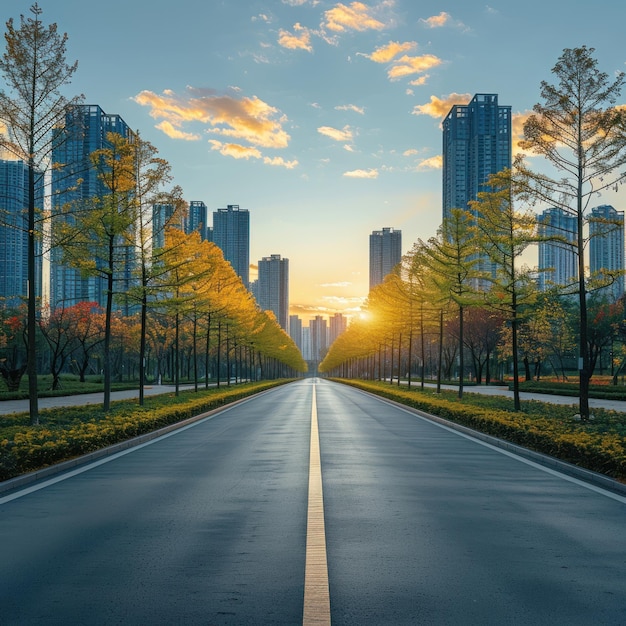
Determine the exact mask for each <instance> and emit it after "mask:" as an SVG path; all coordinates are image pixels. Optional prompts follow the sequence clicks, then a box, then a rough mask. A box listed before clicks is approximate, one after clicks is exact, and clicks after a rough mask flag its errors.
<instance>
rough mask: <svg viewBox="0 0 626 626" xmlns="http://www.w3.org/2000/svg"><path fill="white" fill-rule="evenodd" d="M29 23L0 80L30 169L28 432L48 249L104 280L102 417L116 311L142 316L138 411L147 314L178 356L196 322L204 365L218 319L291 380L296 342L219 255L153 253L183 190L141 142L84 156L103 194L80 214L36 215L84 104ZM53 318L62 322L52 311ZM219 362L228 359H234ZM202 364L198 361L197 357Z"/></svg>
mask: <svg viewBox="0 0 626 626" xmlns="http://www.w3.org/2000/svg"><path fill="white" fill-rule="evenodd" d="M31 13H32V17H24V16H21V18H20V19H21V21H20V24H19V27H17V26H16V25H15V23H14V21H13V19H10V20H9V21H8V22H7V24H6V33H5V41H6V49H5V52H4V54H3V55H2V57H1V58H0V74H1V75H2V77H3V79H4V84H5V86H6V89H2V90H0V147H1V148H2V149H3V150H4V151H8V152H9V153H11V154H12V155H13V156H14V158H17V159H20V160H21V161H23V162H24V163H25V164H26V165H27V168H28V206H27V207H26V210H25V213H26V215H27V217H26V220H25V225H24V228H25V229H26V231H27V233H28V294H27V313H26V322H25V324H24V332H25V337H26V371H27V374H28V381H29V385H28V387H29V399H30V417H31V422H32V423H34V424H36V423H38V422H39V409H38V379H37V375H38V370H37V345H38V340H39V332H40V331H41V328H42V323H43V324H45V323H46V319H50V318H48V317H47V316H46V315H43V313H45V312H44V311H42V307H41V302H39V301H38V299H37V297H36V292H35V284H36V283H35V277H36V264H37V255H39V254H45V253H49V252H50V247H51V248H52V249H53V250H54V251H55V253H56V254H58V257H59V258H60V259H62V261H63V263H64V264H66V265H67V266H69V267H73V268H76V269H78V270H80V272H81V273H82V274H83V275H84V276H100V277H102V278H104V280H105V282H106V296H107V298H106V307H105V311H104V316H105V321H104V325H105V328H104V339H103V373H104V389H105V399H104V408H105V409H106V410H108V408H109V406H110V394H111V342H112V340H113V333H112V329H113V322H114V310H115V305H116V304H118V305H119V304H120V302H122V303H124V304H125V305H126V306H130V305H134V306H135V308H138V309H139V311H140V312H139V320H140V321H139V324H140V335H141V339H140V350H139V357H138V358H139V367H140V376H139V380H140V385H141V387H140V402H143V384H144V380H145V371H144V363H145V353H146V347H147V335H148V330H149V327H150V315H151V314H152V315H153V316H167V317H169V318H170V320H171V321H172V326H173V328H174V329H175V332H176V341H175V346H176V348H175V353H176V354H177V355H178V353H179V351H178V347H179V344H180V329H181V324H182V320H183V319H188V318H191V319H192V320H193V329H194V336H195V338H196V340H197V341H196V342H195V343H194V350H196V351H197V350H198V348H197V346H198V343H199V341H200V340H201V338H202V337H204V346H205V348H206V349H205V351H204V352H205V358H206V359H207V363H208V359H209V356H208V355H209V352H210V347H211V330H212V329H213V322H215V321H216V322H217V333H218V342H219V341H221V339H222V334H223V335H224V336H226V337H227V338H228V341H229V342H231V345H233V346H234V345H239V346H240V347H241V346H244V345H245V346H248V347H250V348H252V346H254V350H255V351H256V353H257V355H258V356H259V358H261V355H264V356H265V357H271V358H273V359H276V360H277V361H278V362H280V363H282V364H284V365H286V366H288V367H289V368H291V369H293V371H303V370H304V369H305V367H306V366H305V364H304V362H303V360H302V357H301V356H300V353H299V351H298V350H297V348H296V347H295V345H294V344H293V342H292V341H291V339H290V338H289V337H288V336H287V335H286V334H285V333H284V332H283V331H282V330H281V329H280V327H279V326H278V324H277V322H276V320H275V319H274V318H273V317H272V316H271V314H269V313H266V312H261V311H258V310H257V308H256V306H255V305H254V302H253V301H252V299H251V297H250V295H249V294H248V292H247V291H246V290H245V289H244V287H243V285H242V284H241V281H240V280H239V279H238V277H237V276H236V275H235V274H234V272H232V268H230V265H229V264H227V263H226V262H225V261H224V260H223V257H222V256H221V252H219V250H217V249H216V248H215V246H213V245H212V244H207V243H206V242H204V243H203V242H200V241H199V240H198V239H197V238H196V237H195V236H194V235H191V236H189V237H186V236H184V235H182V233H180V231H179V230H176V228H169V229H168V230H167V232H166V233H165V246H164V247H161V248H157V247H155V245H154V244H155V237H156V236H157V235H158V233H156V232H155V229H154V228H153V224H152V223H151V222H152V219H151V208H152V205H153V204H155V203H160V204H169V205H170V206H172V207H174V211H173V217H172V220H171V222H170V224H168V226H170V227H171V226H180V224H181V220H182V218H183V215H184V212H185V210H186V204H185V202H184V201H183V199H182V190H181V189H180V188H178V187H174V188H172V189H170V190H169V191H168V190H166V187H167V185H169V183H171V173H170V167H169V165H168V164H167V163H166V162H165V161H164V160H163V159H160V158H159V157H158V156H157V150H156V148H154V146H152V145H151V144H149V143H148V142H146V141H143V140H142V139H141V137H140V136H139V133H135V134H134V136H133V138H132V139H131V140H130V141H129V140H127V139H126V138H124V137H121V136H119V135H115V134H114V133H112V134H110V135H109V136H108V137H107V139H108V147H107V148H105V149H103V150H99V151H97V152H96V153H94V154H93V155H91V167H93V168H96V170H97V171H98V176H99V179H100V180H101V182H102V183H103V187H104V189H105V193H104V194H103V195H101V196H100V197H95V198H93V199H92V200H91V201H89V203H88V204H87V205H85V204H78V203H75V202H74V203H68V204H67V205H66V206H64V207H63V208H62V210H61V211H59V212H56V213H55V214H53V215H49V214H46V213H45V212H44V210H43V207H40V206H36V197H37V195H36V190H37V189H41V188H42V187H43V186H44V180H45V177H46V175H47V174H48V173H49V172H50V171H51V170H52V169H53V168H54V169H56V170H57V171H59V170H60V169H61V168H62V167H63V164H60V163H53V162H52V160H51V154H52V147H53V145H58V142H59V141H62V140H63V131H62V129H63V127H64V122H65V118H66V114H67V113H68V111H70V110H71V109H72V107H73V106H74V105H78V104H80V103H82V102H83V100H84V98H83V96H80V95H77V96H75V97H71V98H68V97H66V96H65V95H64V94H63V91H64V89H66V88H67V86H68V85H69V83H70V82H71V79H72V77H73V76H74V74H75V72H76V70H77V68H78V64H77V62H75V63H73V64H68V63H67V62H66V58H65V57H66V43H67V35H66V34H63V35H61V34H59V32H58V29H57V25H56V24H51V25H49V26H45V25H44V24H43V22H42V21H41V13H42V11H41V8H40V7H39V6H38V4H37V3H35V4H34V5H33V6H32V7H31ZM55 142H56V143H55ZM0 208H1V207H0ZM46 232H50V233H52V236H51V237H50V238H49V240H48V239H47V238H46V237H44V233H46ZM38 244H39V245H38ZM46 248H48V249H46ZM128 258H133V259H137V263H136V272H135V274H134V275H133V277H132V280H130V281H126V282H124V281H122V282H121V283H120V281H118V277H119V276H120V268H121V265H122V263H123V262H124V261H125V260H127V259H128ZM229 268H230V270H229ZM52 314H53V315H57V316H58V313H57V312H56V311H55V312H52ZM9 317H10V318H11V319H14V316H9ZM51 319H54V318H51ZM49 343H50V342H49ZM53 343H54V341H53ZM57 348H58V345H57ZM218 354H221V351H220V350H218ZM225 354H226V358H230V354H231V353H230V351H229V350H226V352H225ZM198 356H199V354H198V353H197V354H196V359H197V358H198ZM177 358H178V357H177ZM18 369H19V368H18ZM175 371H176V372H178V371H179V370H178V369H176V370H175ZM206 371H208V367H206ZM176 376H178V374H176ZM177 392H178V378H177Z"/></svg>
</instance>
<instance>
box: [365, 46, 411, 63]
mask: <svg viewBox="0 0 626 626" xmlns="http://www.w3.org/2000/svg"><path fill="white" fill-rule="evenodd" d="M415 48H417V43H416V42H415V41H405V42H404V43H400V42H399V41H390V42H389V43H388V44H386V45H384V46H381V47H380V48H376V50H374V52H372V54H366V55H364V56H366V57H367V58H368V59H370V60H371V61H374V63H389V62H391V61H392V59H394V58H395V57H397V56H398V55H399V54H402V53H403V52H408V51H409V50H414V49H415Z"/></svg>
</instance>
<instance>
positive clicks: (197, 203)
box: [185, 200, 207, 241]
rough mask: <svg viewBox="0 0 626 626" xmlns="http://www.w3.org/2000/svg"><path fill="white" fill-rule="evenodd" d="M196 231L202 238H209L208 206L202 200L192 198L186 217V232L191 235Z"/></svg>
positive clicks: (203, 239)
mask: <svg viewBox="0 0 626 626" xmlns="http://www.w3.org/2000/svg"><path fill="white" fill-rule="evenodd" d="M194 231H198V232H199V233H200V239H202V241H205V240H206V239H207V206H206V204H204V202H202V200H192V201H191V202H190V203H189V210H188V212H187V217H186V219H185V232H186V233H187V234H188V235H189V234H191V233H193V232H194Z"/></svg>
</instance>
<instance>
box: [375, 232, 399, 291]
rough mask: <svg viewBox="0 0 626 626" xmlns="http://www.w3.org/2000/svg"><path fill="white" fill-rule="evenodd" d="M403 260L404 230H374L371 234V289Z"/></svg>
mask: <svg viewBox="0 0 626 626" xmlns="http://www.w3.org/2000/svg"><path fill="white" fill-rule="evenodd" d="M401 260H402V231H401V230H394V229H393V228H383V229H382V230H374V231H372V234H371V235H370V289H372V287H375V286H376V285H379V284H380V283H382V282H383V280H384V279H385V276H387V274H389V273H390V272H391V270H393V268H394V267H395V266H396V265H398V263H400V261H401Z"/></svg>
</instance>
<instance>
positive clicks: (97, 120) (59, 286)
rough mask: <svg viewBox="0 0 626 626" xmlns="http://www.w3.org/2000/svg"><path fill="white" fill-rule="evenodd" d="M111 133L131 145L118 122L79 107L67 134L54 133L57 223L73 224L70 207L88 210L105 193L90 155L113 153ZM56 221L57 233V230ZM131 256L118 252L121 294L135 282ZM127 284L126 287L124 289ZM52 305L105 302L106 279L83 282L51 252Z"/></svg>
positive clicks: (128, 131) (125, 250)
mask: <svg viewBox="0 0 626 626" xmlns="http://www.w3.org/2000/svg"><path fill="white" fill-rule="evenodd" d="M108 133H117V134H119V135H121V136H122V137H125V138H126V139H128V140H129V141H132V140H133V138H134V133H133V132H132V130H131V129H130V128H129V126H128V124H126V122H125V121H124V120H123V119H122V118H121V117H120V116H119V115H111V114H107V113H105V112H104V111H103V110H102V109H101V108H100V107H99V106H98V105H90V104H86V105H76V106H73V107H71V108H70V109H69V110H68V112H67V114H66V116H65V125H64V127H63V128H60V129H57V130H56V131H55V136H54V139H53V150H52V160H53V162H54V163H55V167H54V168H53V169H52V213H53V217H54V219H72V217H71V212H69V214H68V216H67V217H65V216H62V214H63V212H64V209H65V208H67V207H72V206H74V207H81V208H82V209H85V208H86V207H87V206H88V204H89V202H90V201H91V200H92V199H93V198H96V197H99V196H103V195H105V194H106V193H107V190H106V189H105V187H104V185H103V183H102V181H101V180H100V179H99V177H98V172H97V171H96V170H95V168H93V167H92V165H91V161H90V155H91V153H92V152H94V151H95V150H100V149H103V148H107V147H110V142H109V141H108V140H107V135H108ZM54 219H53V228H54ZM133 259H134V256H133V250H132V248H131V247H129V246H123V245H121V246H120V250H119V262H118V267H119V272H118V273H117V275H116V276H115V280H116V282H117V284H118V287H119V291H124V289H125V288H126V287H128V286H130V283H131V282H132V269H133V263H134V261H133ZM120 283H123V284H120ZM50 299H51V305H52V307H53V308H55V307H59V306H65V307H67V306H73V305H74V304H77V303H78V302H97V303H98V304H100V305H101V306H103V305H104V303H105V301H106V283H105V279H104V278H103V277H102V276H89V277H84V276H81V274H80V272H79V271H78V270H76V269H74V268H72V267H68V266H66V265H63V264H62V259H61V253H60V251H59V250H57V249H55V250H53V252H52V257H51V267H50Z"/></svg>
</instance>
